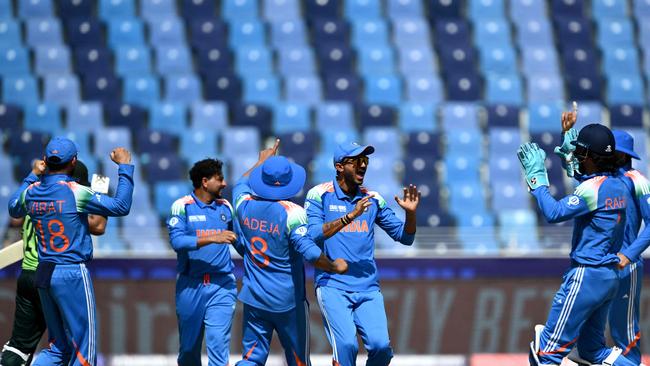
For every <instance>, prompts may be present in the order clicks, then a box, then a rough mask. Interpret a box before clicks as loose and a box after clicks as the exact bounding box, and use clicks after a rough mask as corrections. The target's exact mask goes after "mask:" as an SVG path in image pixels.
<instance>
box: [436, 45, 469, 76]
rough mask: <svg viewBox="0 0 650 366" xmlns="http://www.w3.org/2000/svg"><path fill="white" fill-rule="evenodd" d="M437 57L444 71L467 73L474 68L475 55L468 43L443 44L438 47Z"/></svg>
mask: <svg viewBox="0 0 650 366" xmlns="http://www.w3.org/2000/svg"><path fill="white" fill-rule="evenodd" d="M438 57H439V58H440V64H441V66H442V67H443V69H444V70H445V73H467V72H470V71H472V70H473V69H474V65H475V64H476V60H477V55H476V51H475V50H474V48H473V47H472V46H470V45H462V44H449V45H447V44H445V45H444V46H441V48H440V49H439V53H438Z"/></svg>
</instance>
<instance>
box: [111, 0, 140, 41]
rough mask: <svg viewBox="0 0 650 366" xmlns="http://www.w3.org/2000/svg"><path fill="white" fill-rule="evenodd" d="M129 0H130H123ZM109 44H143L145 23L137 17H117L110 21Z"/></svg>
mask: <svg viewBox="0 0 650 366" xmlns="http://www.w3.org/2000/svg"><path fill="white" fill-rule="evenodd" d="M121 1H128V0H121ZM106 40H107V42H108V45H109V46H111V47H113V48H116V47H127V46H142V45H144V44H145V40H144V25H143V24H142V21H141V20H140V19H137V18H128V17H127V18H115V19H111V20H109V21H108V34H107V38H106Z"/></svg>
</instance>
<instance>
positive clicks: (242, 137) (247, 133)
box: [221, 127, 261, 179]
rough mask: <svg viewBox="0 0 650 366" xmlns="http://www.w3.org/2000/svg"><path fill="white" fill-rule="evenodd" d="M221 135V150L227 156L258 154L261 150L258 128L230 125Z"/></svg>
mask: <svg viewBox="0 0 650 366" xmlns="http://www.w3.org/2000/svg"><path fill="white" fill-rule="evenodd" d="M221 136H222V139H221V141H222V146H221V151H222V152H223V154H224V155H225V156H227V157H234V158H236V157H238V156H250V155H256V154H257V153H258V152H259V150H260V142H261V140H260V133H259V131H258V130H257V129H256V128H253V127H229V128H226V129H224V130H223V133H222V135H221ZM234 179H239V177H238V176H237V177H234Z"/></svg>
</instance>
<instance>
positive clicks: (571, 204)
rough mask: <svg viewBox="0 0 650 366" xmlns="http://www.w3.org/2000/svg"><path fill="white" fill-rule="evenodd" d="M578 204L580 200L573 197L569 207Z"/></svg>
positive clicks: (570, 199)
mask: <svg viewBox="0 0 650 366" xmlns="http://www.w3.org/2000/svg"><path fill="white" fill-rule="evenodd" d="M578 203H580V198H578V196H571V197H570V198H569V201H568V202H567V204H568V205H569V206H577V205H578Z"/></svg>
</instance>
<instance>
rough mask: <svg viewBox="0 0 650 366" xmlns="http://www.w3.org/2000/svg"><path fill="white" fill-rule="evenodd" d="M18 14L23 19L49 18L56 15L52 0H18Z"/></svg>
mask: <svg viewBox="0 0 650 366" xmlns="http://www.w3.org/2000/svg"><path fill="white" fill-rule="evenodd" d="M17 3H18V16H19V17H20V18H22V19H29V18H47V17H51V16H53V15H54V11H53V5H52V0H38V1H33V0H18V1H17Z"/></svg>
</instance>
